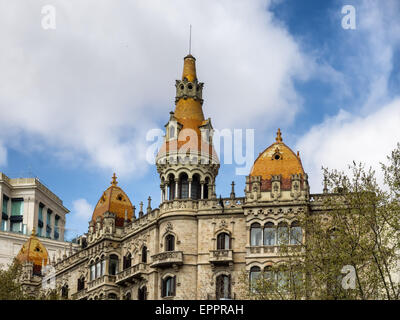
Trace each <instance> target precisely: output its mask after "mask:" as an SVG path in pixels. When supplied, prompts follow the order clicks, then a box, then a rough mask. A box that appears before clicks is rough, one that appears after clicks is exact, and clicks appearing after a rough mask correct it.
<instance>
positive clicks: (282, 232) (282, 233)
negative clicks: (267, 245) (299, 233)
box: [277, 222, 289, 245]
mask: <svg viewBox="0 0 400 320" xmlns="http://www.w3.org/2000/svg"><path fill="white" fill-rule="evenodd" d="M277 238H278V241H277V242H278V245H281V244H288V243H289V228H288V225H287V223H285V222H280V223H279V224H278V234H277Z"/></svg>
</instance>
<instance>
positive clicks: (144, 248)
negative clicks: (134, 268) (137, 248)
mask: <svg viewBox="0 0 400 320" xmlns="http://www.w3.org/2000/svg"><path fill="white" fill-rule="evenodd" d="M142 262H143V263H147V247H146V246H143V248H142Z"/></svg>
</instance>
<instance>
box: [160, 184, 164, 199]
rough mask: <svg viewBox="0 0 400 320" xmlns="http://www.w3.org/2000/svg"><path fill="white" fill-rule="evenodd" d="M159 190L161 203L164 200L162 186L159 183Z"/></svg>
mask: <svg viewBox="0 0 400 320" xmlns="http://www.w3.org/2000/svg"><path fill="white" fill-rule="evenodd" d="M160 190H161V195H160V199H161V203H163V202H164V186H163V185H160Z"/></svg>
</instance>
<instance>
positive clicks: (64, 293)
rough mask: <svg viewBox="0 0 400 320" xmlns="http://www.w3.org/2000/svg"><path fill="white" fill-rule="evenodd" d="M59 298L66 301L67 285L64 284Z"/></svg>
mask: <svg viewBox="0 0 400 320" xmlns="http://www.w3.org/2000/svg"><path fill="white" fill-rule="evenodd" d="M61 297H62V298H63V299H68V285H67V284H64V285H63V286H62V288H61Z"/></svg>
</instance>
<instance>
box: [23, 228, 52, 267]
mask: <svg viewBox="0 0 400 320" xmlns="http://www.w3.org/2000/svg"><path fill="white" fill-rule="evenodd" d="M16 259H17V260H18V261H19V262H21V263H25V262H32V263H33V269H34V271H40V270H41V267H42V265H44V266H45V265H47V263H48V260H49V254H48V252H47V249H46V247H45V246H44V245H43V244H42V243H41V242H40V240H39V239H38V237H36V232H35V229H33V230H32V234H31V236H30V237H29V239H28V241H26V242H25V243H24V244H23V245H22V248H21V249H20V250H19V252H18V255H17V257H16Z"/></svg>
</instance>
